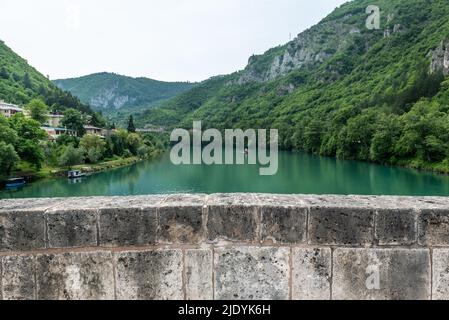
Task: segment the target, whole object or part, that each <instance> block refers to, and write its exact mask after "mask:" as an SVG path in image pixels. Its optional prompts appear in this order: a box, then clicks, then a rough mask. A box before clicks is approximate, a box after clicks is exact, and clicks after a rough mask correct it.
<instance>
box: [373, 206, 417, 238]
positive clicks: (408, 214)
mask: <svg viewBox="0 0 449 320" xmlns="http://www.w3.org/2000/svg"><path fill="white" fill-rule="evenodd" d="M376 239H377V240H378V241H379V244H380V245H412V244H415V243H416V240H417V222H416V212H415V211H414V210H378V211H377V213H376Z"/></svg>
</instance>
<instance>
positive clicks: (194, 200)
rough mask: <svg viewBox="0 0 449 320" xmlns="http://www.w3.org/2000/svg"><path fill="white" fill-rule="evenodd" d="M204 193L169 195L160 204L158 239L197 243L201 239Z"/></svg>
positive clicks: (175, 242) (202, 233) (174, 242)
mask: <svg viewBox="0 0 449 320" xmlns="http://www.w3.org/2000/svg"><path fill="white" fill-rule="evenodd" d="M205 199H206V196H205V195H184V194H180V195H171V196H168V197H167V198H166V199H165V200H164V201H163V202H162V204H161V206H160V208H159V211H158V215H159V235H158V241H159V242H161V243H167V244H183V243H189V244H197V243H200V242H201V241H202V240H203V236H204V229H203V210H204V209H205Z"/></svg>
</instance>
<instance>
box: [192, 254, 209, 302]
mask: <svg viewBox="0 0 449 320" xmlns="http://www.w3.org/2000/svg"><path fill="white" fill-rule="evenodd" d="M212 273H213V272H212V251H211V250H186V252H185V281H186V299H187V300H212V299H213V297H214V293H213V287H212V283H213V280H212Z"/></svg>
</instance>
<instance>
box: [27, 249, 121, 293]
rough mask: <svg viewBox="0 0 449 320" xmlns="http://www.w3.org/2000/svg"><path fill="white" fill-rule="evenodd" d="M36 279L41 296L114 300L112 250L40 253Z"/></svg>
mask: <svg viewBox="0 0 449 320" xmlns="http://www.w3.org/2000/svg"><path fill="white" fill-rule="evenodd" d="M36 282H37V298H38V299H40V300H112V299H114V270H113V265H112V254H111V253H108V252H95V253H66V254H59V255H53V254H47V255H39V256H37V258H36Z"/></svg>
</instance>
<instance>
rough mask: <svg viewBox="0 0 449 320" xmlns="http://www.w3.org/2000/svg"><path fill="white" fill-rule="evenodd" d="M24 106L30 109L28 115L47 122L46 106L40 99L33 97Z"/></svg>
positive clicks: (38, 120)
mask: <svg viewBox="0 0 449 320" xmlns="http://www.w3.org/2000/svg"><path fill="white" fill-rule="evenodd" d="M26 108H27V109H28V110H29V111H30V116H31V118H32V119H34V120H36V121H37V122H39V123H41V124H44V123H45V122H47V119H48V117H47V114H48V106H47V105H46V104H45V102H44V101H42V100H40V99H33V100H31V101H30V103H28V105H27V106H26Z"/></svg>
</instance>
